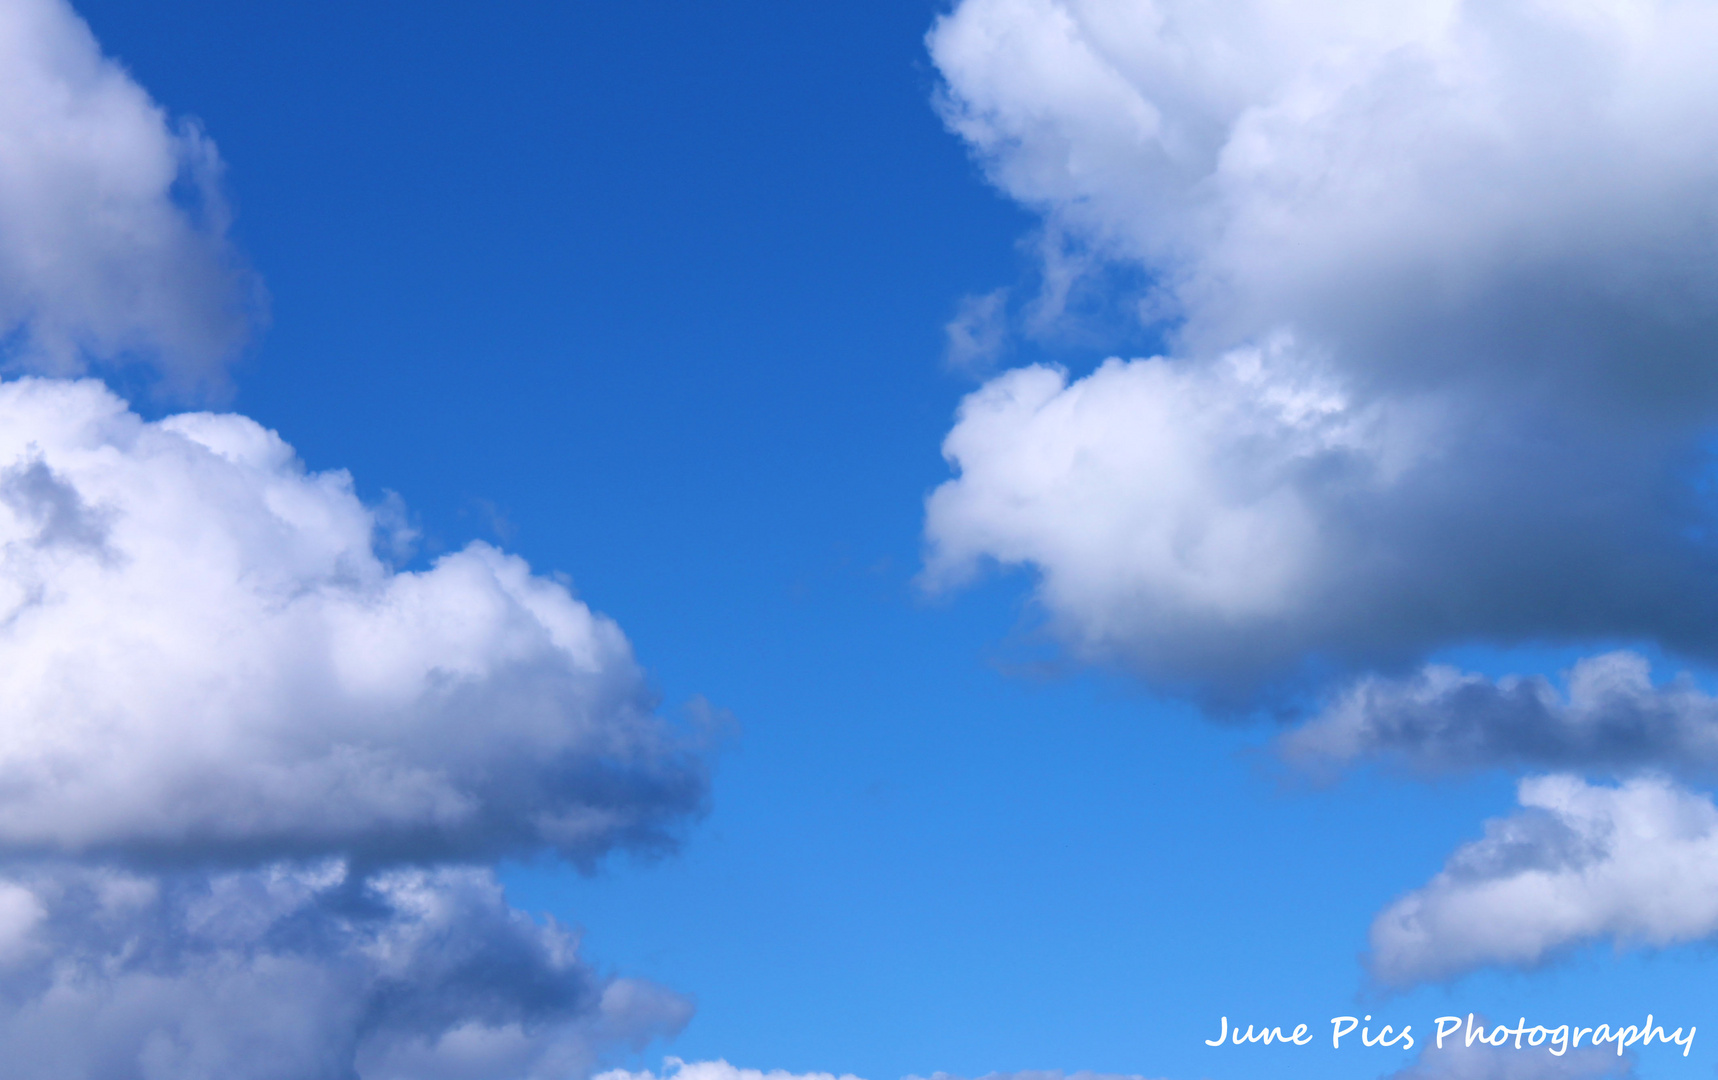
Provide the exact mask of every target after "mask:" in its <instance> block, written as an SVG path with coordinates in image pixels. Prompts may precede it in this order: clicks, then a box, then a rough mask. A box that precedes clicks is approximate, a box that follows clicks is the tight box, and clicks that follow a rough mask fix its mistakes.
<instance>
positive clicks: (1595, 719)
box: [1277, 652, 1718, 777]
mask: <svg viewBox="0 0 1718 1080" xmlns="http://www.w3.org/2000/svg"><path fill="white" fill-rule="evenodd" d="M1277 747H1278V750H1279V751H1280V753H1281V754H1282V755H1283V757H1284V758H1285V759H1287V760H1288V761H1290V762H1293V763H1295V764H1298V765H1302V766H1305V767H1309V768H1315V769H1316V768H1318V767H1320V766H1330V765H1343V764H1348V763H1352V762H1355V761H1358V760H1362V759H1366V758H1382V759H1385V760H1388V761H1394V762H1398V763H1400V764H1403V765H1406V766H1407V767H1408V768H1410V769H1412V770H1415V771H1418V772H1425V773H1438V772H1448V771H1453V770H1459V769H1479V768H1488V767H1496V766H1515V767H1536V768H1556V769H1593V770H1605V771H1613V772H1615V771H1629V770H1639V769H1648V768H1650V769H1655V770H1660V771H1664V772H1675V773H1681V774H1684V775H1686V776H1693V777H1710V776H1711V775H1712V774H1713V773H1714V772H1718V698H1714V697H1713V696H1712V695H1710V694H1707V693H1706V692H1704V691H1702V690H1701V689H1700V688H1699V687H1698V686H1696V685H1695V683H1694V681H1693V679H1692V678H1690V677H1689V676H1688V675H1687V674H1686V673H1685V674H1683V675H1681V676H1679V677H1678V678H1676V679H1673V680H1671V681H1670V682H1668V683H1664V684H1662V685H1654V684H1653V681H1652V665H1651V663H1650V662H1649V661H1648V660H1647V659H1646V658H1645V657H1644V656H1641V655H1639V654H1638V653H1632V652H1613V653H1606V654H1604V655H1602V656H1593V657H1587V658H1584V659H1582V660H1579V661H1577V662H1576V664H1575V666H1574V668H1573V669H1571V670H1570V671H1569V673H1568V690H1567V693H1562V692H1559V691H1558V689H1557V688H1556V687H1555V686H1553V685H1552V684H1551V681H1550V680H1549V679H1546V678H1545V677H1543V676H1539V675H1529V676H1521V675H1514V676H1507V677H1505V678H1501V679H1489V678H1486V677H1485V676H1482V675H1474V674H1467V673H1463V672H1461V671H1459V670H1457V669H1456V668H1453V667H1448V666H1445V665H1430V666H1427V667H1425V668H1424V669H1422V670H1421V671H1419V672H1418V673H1416V674H1414V675H1411V676H1408V677H1404V678H1394V679H1392V678H1381V677H1376V676H1372V677H1367V678H1364V679H1361V680H1359V681H1358V682H1357V683H1355V684H1354V685H1352V686H1350V687H1348V688H1347V689H1346V690H1345V691H1343V692H1342V693H1341V695H1340V696H1339V697H1337V699H1336V700H1335V701H1334V702H1333V703H1332V704H1331V705H1330V706H1329V707H1327V708H1326V709H1325V710H1324V711H1322V712H1321V713H1320V714H1319V715H1318V716H1316V717H1315V718H1313V719H1312V720H1310V721H1308V722H1307V723H1306V724H1304V725H1302V726H1301V727H1299V728H1297V729H1295V730H1294V731H1292V732H1289V733H1288V734H1286V735H1284V736H1282V737H1281V738H1280V739H1279V740H1278V741H1277Z"/></svg>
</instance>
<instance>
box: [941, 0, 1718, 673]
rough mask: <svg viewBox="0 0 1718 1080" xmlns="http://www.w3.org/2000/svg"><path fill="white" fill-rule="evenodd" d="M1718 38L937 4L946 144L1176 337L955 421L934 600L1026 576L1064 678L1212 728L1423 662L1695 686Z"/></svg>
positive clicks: (1575, 9) (1714, 593)
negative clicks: (1639, 670) (1512, 649)
mask: <svg viewBox="0 0 1718 1080" xmlns="http://www.w3.org/2000/svg"><path fill="white" fill-rule="evenodd" d="M1714 42H1718V11H1714V10H1711V9H1708V8H1705V7H1700V6H1696V5H1687V4H1680V3H1673V2H1670V0H1663V2H1660V0H1632V2H1627V3H1616V4H1599V3H1588V2H1585V0H1558V2H1553V3H1540V2H1537V0H1533V2H1529V0H1511V2H1507V3H1503V4H1491V5H1464V4H1456V3H1453V2H1450V0H1417V2H1414V3H1408V4H1394V5H1385V6H1379V5H1355V4H1352V3H1348V2H1342V0H1323V2H1318V3H1309V4H1295V5H1283V4H1278V3H1274V2H1269V0H1252V2H1241V3H1234V4H1223V5H1209V4H1201V3H1195V2H1192V0H1163V2H1147V0H1106V2H1102V3H1099V2H1096V0H964V2H962V3H960V4H959V5H958V6H957V7H956V8H955V9H954V11H953V12H952V13H950V14H949V15H948V16H946V17H944V18H943V19H941V20H939V22H938V23H937V25H936V28H935V29H934V30H933V32H932V33H931V35H930V39H929V44H930V48H931V52H932V56H933V58H934V59H935V61H936V63H937V66H938V68H939V70H940V71H941V73H942V75H943V77H944V79H945V81H946V89H945V95H944V101H943V108H944V113H945V116H946V117H947V119H948V122H949V124H950V126H951V127H952V128H953V129H954V130H955V131H956V132H958V133H959V134H960V135H961V136H962V137H963V138H964V139H965V140H966V141H967V142H968V144H969V145H970V146H971V147H972V149H973V151H974V152H975V154H976V155H977V156H978V158H979V159H980V160H981V161H982V162H983V163H984V165H985V168H986V170H987V172H988V175H989V176H990V177H991V178H992V180H993V181H994V182H995V183H996V184H997V186H999V187H1000V188H1001V189H1002V190H1003V191H1005V192H1007V193H1008V194H1010V195H1011V196H1013V197H1014V198H1016V199H1018V200H1019V201H1021V202H1022V203H1024V204H1026V205H1028V206H1030V207H1033V208H1035V209H1037V210H1038V211H1039V212H1041V213H1042V214H1043V215H1044V217H1045V219H1046V224H1045V228H1046V235H1054V236H1057V237H1060V238H1062V241H1061V245H1060V246H1061V247H1066V245H1068V244H1076V245H1082V246H1083V251H1084V257H1085V258H1086V259H1087V260H1089V261H1091V262H1093V263H1095V264H1099V265H1103V264H1108V265H1116V264H1125V265H1128V266H1132V267H1135V268H1140V269H1143V270H1145V271H1146V272H1147V273H1148V274H1149V275H1150V276H1151V279H1152V281H1151V283H1150V285H1149V287H1148V288H1147V290H1146V292H1145V294H1144V295H1142V296H1141V297H1140V300H1141V305H1142V310H1149V311H1150V312H1151V313H1152V317H1154V318H1159V317H1161V318H1166V319H1168V320H1169V322H1170V323H1172V324H1174V326H1175V327H1177V329H1176V330H1175V332H1174V334H1173V345H1174V348H1173V350H1172V352H1173V356H1172V357H1171V358H1168V359H1154V360H1141V361H1134V362H1131V363H1126V364H1124V363H1121V362H1119V361H1112V362H1110V363H1108V364H1106V365H1105V366H1103V367H1101V368H1100V369H1098V370H1097V371H1096V372H1094V373H1093V374H1091V375H1089V376H1086V377H1084V378H1080V379H1075V380H1073V381H1071V382H1069V381H1067V380H1066V379H1065V378H1064V377H1062V376H1060V375H1058V374H1057V373H1053V372H1049V371H1044V370H1041V369H1028V370H1026V371H1024V372H1013V373H1008V374H1005V375H1003V376H1000V377H999V378H998V379H996V380H995V381H993V382H992V383H991V384H990V385H989V386H986V387H984V388H982V389H981V390H979V391H978V392H977V393H975V394H974V395H972V396H971V397H969V398H968V400H967V401H966V402H965V403H964V405H963V407H962V412H961V417H960V419H959V421H958V422H957V424H956V427H955V428H954V430H953V432H952V433H951V434H950V436H949V440H948V442H947V444H946V446H945V452H946V453H947V455H948V456H949V458H950V461H951V463H952V464H953V465H954V466H955V468H956V470H957V472H958V475H957V477H956V478H955V479H953V480H951V481H949V483H948V484H946V485H944V487H943V488H941V489H940V490H939V491H938V492H937V493H936V494H935V495H934V496H933V497H932V500H931V503H930V506H929V512H928V517H927V527H926V529H927V539H928V542H929V545H930V549H931V551H930V566H929V577H930V580H932V581H933V582H938V581H941V582H949V581H955V580H959V579H960V577H961V576H962V575H963V574H965V573H969V572H970V571H971V570H972V569H973V568H974V567H976V566H979V565H982V564H983V562H984V561H985V560H996V561H999V562H1002V563H1005V564H1017V565H1025V566H1029V567H1031V568H1033V569H1034V570H1035V572H1037V573H1038V574H1039V575H1040V576H1041V581H1042V588H1041V591H1040V594H1039V596H1040V599H1041V601H1042V602H1043V605H1044V608H1045V610H1046V612H1047V614H1048V615H1049V617H1050V619H1051V621H1052V623H1053V624H1054V625H1055V627H1056V628H1057V629H1058V630H1059V631H1060V632H1061V633H1062V634H1063V635H1064V637H1065V638H1066V639H1067V640H1069V641H1070V642H1072V643H1073V644H1074V646H1075V647H1076V648H1077V649H1078V650H1079V651H1080V652H1081V653H1082V654H1084V655H1086V656H1088V657H1090V658H1093V659H1103V660H1114V661H1120V662H1122V663H1125V664H1128V665H1130V666H1132V667H1133V668H1135V669H1136V670H1138V671H1139V672H1141V673H1142V674H1143V675H1145V676H1146V677H1147V678H1149V679H1152V680H1154V681H1157V682H1159V683H1163V684H1168V685H1176V686H1191V687H1195V688H1198V689H1202V690H1205V691H1208V692H1219V693H1231V694H1237V695H1240V694H1244V693H1245V692H1246V691H1249V690H1252V689H1256V688H1257V686H1258V685H1259V684H1261V683H1266V682H1269V681H1271V680H1273V679H1276V678H1280V677H1284V676H1287V675H1290V674H1293V673H1295V672H1297V671H1305V670H1308V669H1311V670H1315V671H1323V672H1333V671H1340V670H1342V669H1344V668H1347V667H1351V666H1357V665H1367V664H1392V665H1400V664H1404V663H1406V662H1409V661H1411V660H1414V659H1417V658H1419V657H1421V656H1423V655H1424V654H1425V653H1426V652H1428V651H1430V650H1432V649H1435V648H1437V647H1438V646H1441V645H1444V644H1448V643H1449V642H1452V641H1490V642H1511V641H1527V640H1543V639H1556V640H1572V639H1583V638H1594V637H1612V638H1616V637H1643V638H1650V639H1655V640H1657V641H1658V642H1660V643H1662V644H1664V645H1667V646H1668V647H1670V648H1672V649H1676V650H1684V651H1687V652H1691V653H1697V654H1700V655H1703V656H1707V657H1713V656H1718V635H1715V634H1714V631H1713V629H1712V627H1711V625H1710V622H1709V620H1701V619H1699V618H1697V617H1695V616H1693V615H1691V614H1690V613H1691V612H1694V611H1699V610H1704V609H1705V607H1707V606H1708V605H1710V604H1711V603H1713V602H1715V601H1718V590H1715V588H1714V585H1713V582H1714V581H1718V577H1715V575H1714V574H1713V570H1714V569H1718V566H1715V565H1714V556H1713V551H1712V546H1711V544H1710V543H1709V542H1708V541H1707V540H1705V539H1704V536H1705V535H1709V532H1702V529H1705V528H1706V527H1708V526H1709V525H1710V508H1709V507H1708V506H1707V505H1706V503H1705V502H1704V501H1703V499H1702V497H1701V496H1700V495H1699V494H1698V492H1697V491H1696V490H1694V487H1693V485H1690V484H1689V483H1688V480H1689V478H1690V476H1691V475H1693V474H1695V473H1697V472H1699V470H1701V469H1702V468H1703V467H1704V464H1703V463H1704V461H1705V459H1706V456H1707V451H1706V450H1705V442H1704V439H1705V435H1706V432H1707V431H1709V430H1710V429H1711V427H1712V425H1713V424H1714V423H1715V422H1718V375H1715V374H1714V373H1715V372H1718V364H1714V363H1713V361H1714V359H1718V357H1715V355H1714V350H1715V349H1718V346H1715V345H1714V344H1713V343H1714V342H1718V315H1715V314H1714V313H1715V312H1718V227H1715V226H1714V225H1713V223H1714V222H1718V114H1714V113H1713V111H1712V110H1711V108H1710V104H1709V103H1710V102H1711V100H1713V97H1714V92H1715V91H1718V70H1715V69H1714V68H1713V67H1712V66H1711V65H1710V64H1709V63H1708V62H1707V60H1706V57H1707V56H1708V55H1709V53H1710V47H1711V45H1712V44H1713V43H1714ZM1059 250H1060V248H1059ZM1062 261H1063V262H1066V260H1065V259H1064V260H1062ZM1237 357H1242V358H1256V359H1254V360H1248V364H1249V365H1250V366H1249V368H1248V370H1249V371H1250V372H1251V374H1249V375H1247V376H1246V377H1242V376H1239V375H1237V373H1236V370H1235V363H1236V358H1237Z"/></svg>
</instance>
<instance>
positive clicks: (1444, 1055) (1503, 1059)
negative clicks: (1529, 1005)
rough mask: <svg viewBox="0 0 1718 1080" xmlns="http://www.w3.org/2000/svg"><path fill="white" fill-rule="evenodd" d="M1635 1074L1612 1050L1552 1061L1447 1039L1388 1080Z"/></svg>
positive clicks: (1589, 1078)
mask: <svg viewBox="0 0 1718 1080" xmlns="http://www.w3.org/2000/svg"><path fill="white" fill-rule="evenodd" d="M1478 1022H1480V1021H1476V1023H1478ZM1633 1075H1634V1056H1633V1055H1632V1054H1629V1055H1627V1056H1622V1057H1619V1056H1618V1055H1617V1054H1616V1052H1615V1051H1612V1050H1608V1049H1602V1048H1596V1047H1592V1046H1583V1047H1581V1048H1579V1049H1570V1050H1565V1051H1564V1052H1563V1053H1562V1054H1560V1055H1555V1056H1554V1055H1552V1054H1551V1053H1549V1052H1548V1051H1547V1049H1546V1048H1545V1047H1540V1048H1538V1049H1535V1050H1532V1051H1530V1052H1529V1051H1525V1050H1517V1049H1516V1048H1514V1047H1513V1046H1509V1047H1494V1046H1487V1045H1485V1044H1484V1043H1476V1044H1474V1045H1472V1046H1469V1045H1468V1044H1467V1043H1466V1042H1465V1041H1464V1040H1463V1039H1462V1038H1460V1037H1457V1038H1454V1039H1451V1040H1446V1041H1445V1043H1444V1046H1443V1048H1442V1049H1439V1048H1438V1046H1437V1044H1436V1043H1435V1042H1433V1041H1432V1040H1430V1039H1428V1040H1427V1041H1426V1042H1425V1044H1424V1045H1423V1046H1421V1048H1420V1053H1419V1055H1418V1056H1417V1057H1416V1058H1415V1060H1414V1063H1413V1064H1412V1065H1410V1066H1408V1067H1407V1068H1405V1069H1401V1070H1399V1071H1397V1072H1393V1073H1391V1074H1390V1075H1389V1076H1387V1077H1385V1078H1384V1080H1599V1078H1600V1077H1625V1076H1633Z"/></svg>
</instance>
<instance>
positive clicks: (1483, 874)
mask: <svg viewBox="0 0 1718 1080" xmlns="http://www.w3.org/2000/svg"><path fill="white" fill-rule="evenodd" d="M1520 801H1521V806H1522V810H1521V812H1520V813H1517V814H1515V815H1513V816H1511V817H1507V818H1502V819H1498V820H1494V821H1491V822H1489V823H1487V825H1486V830H1485V837H1484V838H1483V839H1481V840H1476V841H1474V842H1472V843H1470V844H1466V845H1464V846H1463V847H1461V848H1460V849H1458V850H1457V851H1456V853H1455V854H1454V855H1453V856H1451V858H1450V860H1449V863H1448V864H1447V865H1446V866H1445V867H1444V869H1443V870H1442V871H1441V872H1439V873H1438V874H1437V876H1435V877H1434V878H1432V880H1431V881H1430V882H1428V883H1427V884H1426V885H1425V886H1424V887H1422V888H1420V889H1417V890H1415V891H1413V892H1411V893H1409V894H1407V895H1406V896H1404V897H1402V898H1401V899H1399V900H1397V901H1395V902H1394V903H1392V904H1391V905H1390V906H1389V907H1388V908H1386V909H1385V910H1384V911H1383V912H1382V913H1380V914H1379V915H1378V917H1377V919H1376V920H1375V921H1374V922H1373V924H1372V932H1371V957H1370V964H1371V968H1372V971H1373V973H1374V974H1375V975H1376V976H1377V977H1378V978H1379V979H1380V981H1382V982H1384V983H1387V984H1390V985H1397V986H1401V985H1408V984H1413V983H1418V982H1425V981H1429V980H1438V979H1447V978H1451V977H1453V976H1456V975H1459V974H1462V973H1464V972H1466V971H1469V970H1472V969H1474V968H1477V967H1482V966H1488V965H1504V966H1513V967H1531V966H1534V965H1537V964H1539V963H1542V962H1544V961H1546V960H1548V959H1550V958H1552V957H1554V956H1555V955H1556V954H1557V953H1559V952H1560V951H1562V950H1565V949H1568V948H1571V947H1574V946H1577V945H1580V944H1584V943H1586V942H1590V941H1595V940H1600V939H1607V938H1608V939H1611V940H1613V941H1614V942H1616V943H1617V944H1618V945H1620V946H1621V945H1645V946H1666V945H1673V944H1679V943H1683V942H1689V941H1696V940H1700V939H1703V938H1708V937H1711V936H1712V935H1713V934H1715V933H1718V807H1714V806H1713V804H1712V800H1711V799H1710V798H1709V797H1707V796H1704V795H1698V794H1694V793H1691V792H1688V791H1685V790H1683V789H1681V788H1678V787H1676V786H1674V785H1672V784H1671V783H1669V782H1668V781H1665V780H1662V779H1656V778H1641V779H1635V780H1630V781H1628V782H1626V783H1624V784H1622V785H1620V786H1617V787H1604V786H1596V785H1590V784H1587V783H1585V782H1583V781H1581V780H1579V779H1577V778H1575V777H1573V776H1566V775H1556V776H1546V777H1537V778H1531V779H1527V780H1523V781H1522V782H1521V787H1520Z"/></svg>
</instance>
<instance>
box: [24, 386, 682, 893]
mask: <svg viewBox="0 0 1718 1080" xmlns="http://www.w3.org/2000/svg"><path fill="white" fill-rule="evenodd" d="M378 524H379V523H378V519H377V516H376V515H375V514H374V513H372V512H371V511H370V510H369V509H367V508H366V507H365V506H363V505H362V504H361V503H360V502H359V500H358V499H357V498H356V496H355V495H354V494H353V491H352V484H351V480H350V478H349V477H348V476H347V475H346V474H345V473H343V472H327V473H306V472H305V471H304V469H303V467H302V466H301V465H300V464H299V463H298V461H297V460H296V459H295V457H294V455H293V453H292V449H291V448H290V447H289V446H287V445H286V444H285V443H284V442H282V441H281V439H280V438H279V437H278V436H276V435H275V434H274V433H273V432H270V431H267V430H265V429H263V428H262V427H260V426H258V425H257V424H255V423H254V422H252V421H250V420H248V419H245V418H244V417H240V416H231V415H226V416H221V415H213V414H208V413H200V414H190V415H182V416H174V417H169V418H167V419H166V420H163V421H160V422H158V423H145V422H144V421H142V420H141V419H139V418H138V417H137V416H136V415H135V414H133V413H131V412H130V411H129V410H128V409H127V408H126V407H125V405H124V403H123V402H121V401H120V400H119V399H117V398H115V397H114V396H113V395H112V394H110V393H109V392H108V391H106V390H105V389H103V388H102V387H101V386H100V385H99V384H97V383H94V382H78V383H67V382H58V381H48V380H39V379H24V380H17V381H12V382H8V383H4V384H0V698H3V699H4V700H5V701H6V702H7V716H6V719H7V722H6V724H5V725H4V726H3V727H0V850H10V851H13V852H50V853H51V852H60V853H69V854H78V853H93V854H101V853H104V852H106V853H113V852H121V853H124V852H131V853H139V852H151V853H153V854H154V855H156V856H157V857H166V858H173V859H203V858H221V859H239V860H255V859H266V858H280V857H287V856H293V855H323V854H350V855H356V856H361V857H363V858H365V859H369V860H383V861H386V860H390V859H396V858H404V859H412V860H423V859H446V858H459V859H466V858H489V857H494V856H498V855H501V854H505V853H509V852H525V851H533V850H540V849H543V848H550V849H553V850H555V851H557V852H559V853H560V854H561V855H563V856H564V857H566V858H569V859H572V860H574V861H577V862H580V863H583V864H587V865H588V864H590V863H591V862H592V861H593V860H595V859H596V858H598V857H600V856H601V855H602V854H603V853H604V852H605V851H608V850H610V849H612V848H614V847H616V846H622V845H625V846H632V847H644V848H651V847H660V846H662V845H664V844H666V843H668V842H669V840H670V837H671V834H672V830H673V827H674V826H675V825H676V823H677V822H679V821H681V820H682V819H684V818H685V817H686V816H687V815H688V814H691V813H694V812H696V811H697V810H698V809H699V807H700V806H701V803H702V799H703V797H704V793H705V790H706V773H705V766H704V763H703V761H702V759H701V756H700V752H699V751H700V748H699V746H698V745H697V744H696V743H695V742H694V741H692V740H689V739H688V738H687V737H685V736H682V735H677V734H675V733H674V732H673V731H672V730H670V729H669V728H667V727H666V726H665V725H664V724H663V723H662V722H661V721H660V720H658V719H657V718H656V717H655V715H654V714H653V713H652V711H651V708H652V704H653V700H652V697H651V694H650V692H649V690H648V688H647V686H646V684H645V682H644V678H643V675H642V673H641V672H640V669H639V668H638V666H637V664H636V663H635V661H634V659H633V656H632V653H631V650H630V647H629V645H628V643H627V641H626V639H625V637H624V636H623V635H622V633H621V631H620V630H619V628H617V627H616V626H615V625H614V623H612V622H611V621H609V620H608V619H606V618H603V617H602V616H600V615H595V614H593V613H592V612H591V611H590V610H589V609H588V608H587V607H586V606H585V605H584V604H582V603H580V602H579V601H577V600H576V599H574V598H573V597H572V596H571V595H570V594H569V593H568V592H567V590H566V589H565V588H564V587H563V586H561V585H559V584H556V583H555V582H552V581H549V580H547V579H545V578H542V577H537V576H534V575H533V574H532V573H531V572H530V568H529V567H528V566H527V565H526V564H525V563H524V562H523V561H522V560H520V559H518V558H517V557H514V556H509V555H505V554H503V553H501V552H500V551H497V550H495V549H494V548H491V547H488V546H486V545H483V544H473V545H471V546H470V547H467V548H465V549H464V550H462V551H458V552H455V553H453V554H450V555H446V556H443V557H442V558H440V559H438V560H437V561H436V562H435V564H434V565H433V566H432V567H430V568H429V569H427V570H423V571H414V572H397V571H395V570H393V569H392V568H391V567H390V566H389V565H387V564H386V563H385V562H383V561H382V560H381V559H379V558H378V557H377V555H376V554H375V550H374V546H373V544H374V541H375V539H376V536H375V533H376V530H377V528H378ZM382 524H385V522H384V523H382Z"/></svg>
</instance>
